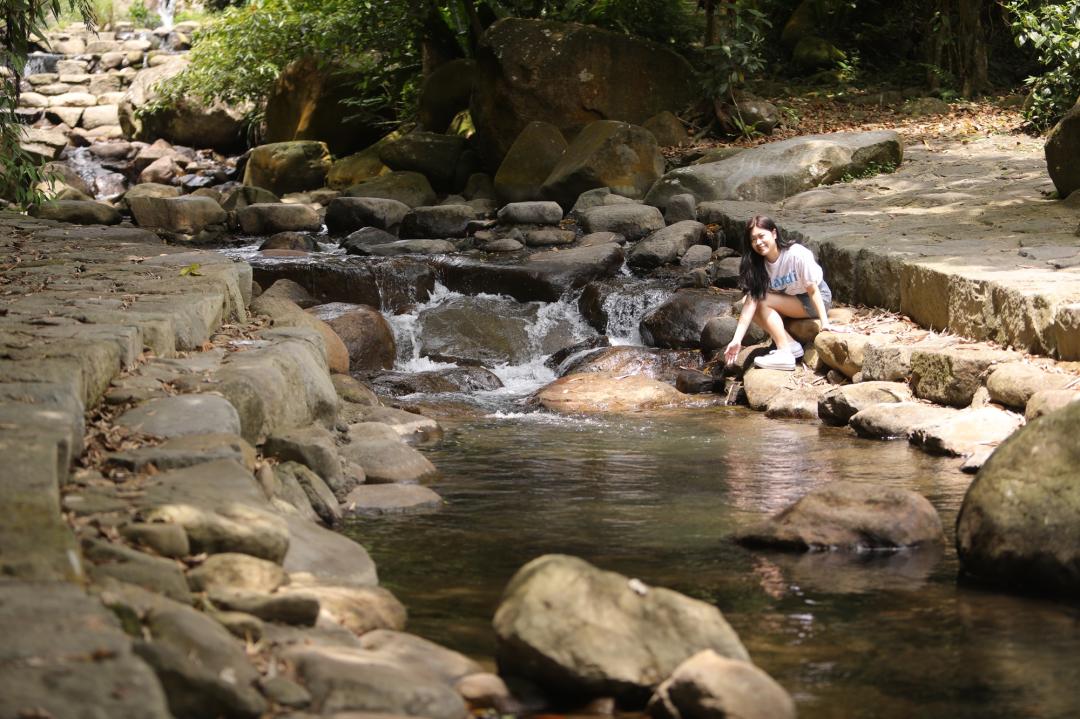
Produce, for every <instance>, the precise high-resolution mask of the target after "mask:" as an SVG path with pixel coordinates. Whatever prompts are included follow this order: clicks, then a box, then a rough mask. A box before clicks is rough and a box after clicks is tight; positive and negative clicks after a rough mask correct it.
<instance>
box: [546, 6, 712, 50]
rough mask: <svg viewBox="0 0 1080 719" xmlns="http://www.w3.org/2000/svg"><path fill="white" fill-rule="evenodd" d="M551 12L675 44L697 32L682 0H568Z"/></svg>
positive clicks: (684, 42) (687, 39)
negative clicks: (559, 8) (561, 6)
mask: <svg viewBox="0 0 1080 719" xmlns="http://www.w3.org/2000/svg"><path fill="white" fill-rule="evenodd" d="M552 14H553V15H554V16H555V17H557V19H560V20H567V21H572V22H580V23H585V24H588V25H596V26H598V27H602V28H606V29H608V30H615V31H618V32H621V33H624V34H626V35H633V36H635V37H643V38H646V39H648V40H653V41H656V42H660V43H664V44H670V45H675V46H677V47H685V46H686V45H688V44H689V43H690V42H692V41H693V40H694V39H696V37H697V34H698V32H697V30H698V28H697V25H696V22H695V20H696V19H695V18H694V16H693V15H692V13H691V12H690V9H689V8H688V7H687V6H686V3H685V2H682V0H591V1H590V0H568V1H567V2H566V3H565V4H564V6H563V8H562V9H561V10H558V11H556V12H554V13H552Z"/></svg>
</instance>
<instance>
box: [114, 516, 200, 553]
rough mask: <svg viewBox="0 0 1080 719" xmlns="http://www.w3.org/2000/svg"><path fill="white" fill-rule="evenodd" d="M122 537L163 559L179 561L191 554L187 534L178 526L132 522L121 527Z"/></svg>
mask: <svg viewBox="0 0 1080 719" xmlns="http://www.w3.org/2000/svg"><path fill="white" fill-rule="evenodd" d="M120 536H122V537H123V538H124V539H126V540H128V541H129V542H131V543H133V544H135V545H142V546H144V547H148V548H150V549H152V550H154V552H156V553H157V554H159V555H161V556H163V557H169V558H171V559H179V558H181V557H186V556H188V555H189V554H191V545H190V544H189V543H188V538H187V533H185V532H184V528H183V527H181V526H179V525H176V524H144V523H142V522H132V523H131V524H124V525H121V526H120Z"/></svg>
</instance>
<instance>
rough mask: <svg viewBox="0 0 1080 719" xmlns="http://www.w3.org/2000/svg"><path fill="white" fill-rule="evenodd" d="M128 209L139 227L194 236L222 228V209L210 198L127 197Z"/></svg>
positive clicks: (223, 217) (223, 220) (223, 212)
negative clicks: (208, 229)
mask: <svg viewBox="0 0 1080 719" xmlns="http://www.w3.org/2000/svg"><path fill="white" fill-rule="evenodd" d="M126 199H127V203H128V206H129V207H130V208H131V213H132V214H133V215H134V216H135V222H136V224H138V225H139V226H140V227H149V228H154V229H160V230H167V231H169V232H178V233H183V234H188V235H197V234H198V233H200V232H202V231H203V230H205V229H207V228H211V227H214V226H219V225H220V226H224V224H225V220H226V215H225V210H224V209H222V207H221V205H219V204H218V203H216V202H214V201H213V200H211V199H210V198H209V197H198V196H192V195H187V196H184V197H150V196H144V197H130V196H129V197H127V198H126Z"/></svg>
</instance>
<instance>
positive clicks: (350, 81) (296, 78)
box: [266, 58, 382, 156]
mask: <svg viewBox="0 0 1080 719" xmlns="http://www.w3.org/2000/svg"><path fill="white" fill-rule="evenodd" d="M361 77H362V75H361V74H360V72H359V71H357V70H349V69H347V68H342V67H337V66H330V67H321V66H320V65H319V64H318V63H316V62H315V61H314V60H312V59H310V58H304V59H300V60H296V61H294V62H292V63H290V64H289V65H287V66H286V67H285V69H284V70H282V71H281V74H280V75H279V76H278V79H277V82H276V83H274V87H273V89H272V90H271V91H270V97H269V98H268V99H267V101H266V142H287V141H289V140H317V141H320V142H324V143H326V146H327V147H329V148H330V152H332V153H333V154H334V155H337V156H342V155H348V154H349V153H352V152H357V151H358V150H362V149H363V148H365V147H367V146H368V145H370V144H371V143H372V142H375V141H376V140H377V139H379V136H380V135H381V134H382V128H381V127H380V125H379V124H378V123H377V122H374V121H373V120H374V119H377V118H371V117H369V116H364V114H363V113H358V112H357V111H356V108H353V107H350V106H348V105H346V104H345V101H346V100H347V99H349V98H351V97H353V96H354V95H355V92H356V90H355V88H356V82H357V80H359V79H360V78H361Z"/></svg>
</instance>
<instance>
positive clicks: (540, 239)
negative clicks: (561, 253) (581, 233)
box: [525, 229, 577, 247]
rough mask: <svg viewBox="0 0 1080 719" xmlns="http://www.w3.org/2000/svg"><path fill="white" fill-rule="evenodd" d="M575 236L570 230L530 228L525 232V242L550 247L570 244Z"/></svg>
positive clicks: (535, 245)
mask: <svg viewBox="0 0 1080 719" xmlns="http://www.w3.org/2000/svg"><path fill="white" fill-rule="evenodd" d="M576 238H577V236H576V235H575V234H574V232H573V231H572V230H551V229H546V230H530V231H528V232H526V233H525V244H526V245H528V246H529V247H552V246H555V245H569V244H572V243H573V242H574V240H575V239H576Z"/></svg>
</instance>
